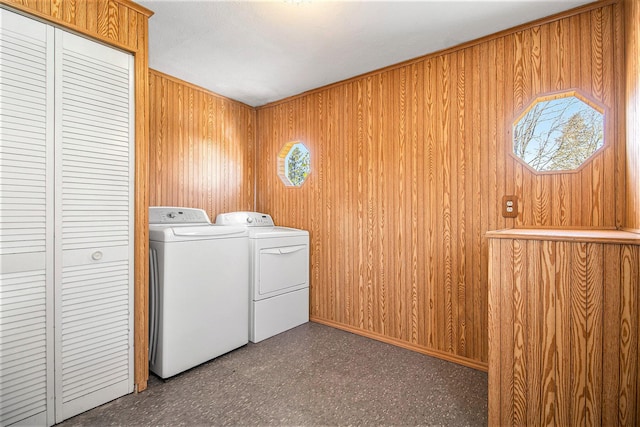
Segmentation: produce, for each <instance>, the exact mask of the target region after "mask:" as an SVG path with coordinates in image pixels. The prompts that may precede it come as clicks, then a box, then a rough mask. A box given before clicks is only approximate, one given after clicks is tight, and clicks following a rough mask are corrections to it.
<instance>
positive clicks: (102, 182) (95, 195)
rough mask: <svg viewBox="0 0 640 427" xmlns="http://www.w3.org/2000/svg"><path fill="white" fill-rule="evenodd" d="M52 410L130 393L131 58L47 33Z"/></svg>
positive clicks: (59, 412) (67, 410)
mask: <svg viewBox="0 0 640 427" xmlns="http://www.w3.org/2000/svg"><path fill="white" fill-rule="evenodd" d="M56 47H57V50H56V89H57V95H58V96H57V97H56V141H57V144H56V165H57V170H56V188H57V189H59V191H58V193H57V194H56V227H57V230H58V236H60V238H59V239H57V240H56V245H57V247H58V251H59V253H61V254H62V256H61V257H60V259H59V260H58V261H57V262H56V278H57V280H56V284H57V287H56V306H57V307H58V310H57V311H56V324H57V326H58V328H57V332H56V344H57V345H59V349H60V354H61V357H60V358H59V360H58V361H56V366H57V368H58V369H57V371H58V373H57V376H56V396H57V397H58V400H57V402H56V418H57V420H58V421H61V420H63V419H66V418H68V417H70V416H73V415H75V414H77V413H79V412H82V411H84V410H86V409H89V408H91V407H94V406H96V405H99V404H102V403H104V402H107V401H109V400H112V399H115V398H117V397H120V396H122V395H123V394H126V393H130V392H131V391H133V375H132V372H133V364H132V360H133V358H132V330H131V327H130V325H131V324H132V323H131V321H132V300H133V298H132V291H133V288H132V282H133V217H132V212H133V210H132V207H133V200H132V194H133V193H132V188H133V187H132V185H133V167H132V164H133V163H132V161H133V158H132V156H133V151H132V148H133V144H132V141H133V127H132V120H131V117H132V114H133V105H132V99H133V94H132V82H133V80H132V70H133V67H132V65H133V58H132V56H131V55H128V54H126V53H124V52H121V51H118V50H115V49H112V48H110V47H107V46H104V45H100V44H96V43H94V42H91V41H89V40H86V39H83V38H81V37H77V36H75V35H72V34H69V33H65V32H63V31H59V32H57V33H56Z"/></svg>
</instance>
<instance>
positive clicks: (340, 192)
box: [256, 1, 625, 368]
mask: <svg viewBox="0 0 640 427" xmlns="http://www.w3.org/2000/svg"><path fill="white" fill-rule="evenodd" d="M623 38H624V31H623V4H622V3H621V2H612V1H605V2H602V3H600V4H597V5H591V6H589V7H588V8H586V9H583V10H582V11H581V12H580V13H574V14H573V15H565V16H564V17H562V18H558V19H548V20H547V21H545V22H542V23H539V24H537V25H529V26H526V27H521V28H519V29H517V30H516V31H512V32H505V33H501V34H499V35H496V36H494V37H492V38H488V39H485V40H481V41H479V42H477V43H475V44H469V45H466V46H463V47H461V48H458V49H453V50H449V51H445V52H443V53H440V54H435V55H429V56H426V57H424V58H420V59H417V60H414V61H410V62H407V63H405V64H400V65H398V66H394V67H390V68H387V69H384V70H381V71H379V72H374V73H371V74H368V75H365V76H362V77H359V78H354V79H351V80H348V81H345V82H342V83H339V84H336V85H332V86H329V87H326V88H321V89H318V90H315V91H311V92H309V93H307V94H303V95H302V96H297V97H293V98H290V99H287V100H283V101H281V102H276V103H273V104H270V105H267V106H264V107H260V108H258V116H257V142H256V143H257V147H258V150H257V154H256V174H257V187H256V195H257V199H256V200H257V202H256V208H257V210H259V211H264V212H267V213H270V214H271V215H272V216H273V217H274V220H275V221H276V222H277V223H278V224H281V225H287V226H293V227H299V228H304V229H308V230H309V231H310V234H311V245H312V247H311V252H310V254H311V307H310V308H311V318H312V319H313V320H315V321H319V322H325V323H327V324H331V325H334V326H337V327H342V328H344V329H348V330H352V331H354V332H357V333H361V334H363V335H368V336H372V337H375V338H378V339H381V340H386V341H389V342H393V343H395V344H398V345H402V346H405V347H409V348H412V349H415V350H418V351H422V352H425V353H430V354H435V355H439V356H441V357H445V358H449V359H452V360H456V361H459V362H461V363H466V364H468V365H470V366H476V367H482V368H486V366H487V365H486V364H487V309H486V307H487V266H488V245H487V241H486V239H485V238H484V237H483V236H484V234H485V232H486V231H487V230H495V229H500V228H511V227H523V226H558V227H573V226H584V227H604V228H613V227H617V226H620V225H621V223H622V221H623V216H624V212H625V209H624V200H625V172H624V158H625V150H624V136H625V135H624V133H625V131H624V128H623V127H622V126H620V123H622V122H621V120H620V119H621V114H623V111H622V107H623V106H622V105H621V102H620V100H621V99H622V96H623V93H622V89H623V86H622V85H621V83H620V82H621V81H623V78H624V77H623V69H624V67H623V66H624V63H623V60H624V51H623V49H624V40H623ZM565 89H578V90H579V91H581V92H582V93H584V94H586V95H587V96H588V97H590V98H593V99H594V100H596V101H597V102H599V103H601V104H602V105H604V106H605V108H606V114H605V139H606V148H605V149H604V150H602V151H601V152H600V153H599V154H597V155H596V156H595V158H593V160H592V161H591V162H590V163H589V164H588V165H587V166H586V167H584V168H582V169H581V170H580V171H579V172H578V173H559V174H548V175H535V174H533V173H531V172H530V170H529V169H528V168H526V167H524V166H523V165H522V164H521V163H519V162H518V161H516V160H515V159H514V158H513V157H512V156H510V155H509V154H508V152H509V150H510V144H511V123H512V119H513V118H514V117H516V116H517V115H518V113H519V112H520V111H521V110H522V109H523V108H525V107H526V106H527V105H528V104H529V103H530V102H531V101H532V100H534V99H535V97H536V96H537V95H540V94H544V93H547V92H555V91H561V90H565ZM292 140H300V141H302V142H303V143H304V144H305V145H306V147H307V148H308V149H309V151H310V153H311V157H312V159H311V174H310V176H309V178H308V180H307V181H306V182H305V183H304V184H303V185H302V187H300V188H291V187H285V186H284V185H283V184H282V183H281V182H280V180H279V178H278V176H277V165H276V159H277V154H278V152H279V151H280V149H281V147H282V146H283V145H284V144H285V143H287V142H289V141H292ZM508 194H515V195H517V196H518V198H519V204H520V210H519V214H518V217H517V218H516V219H515V220H513V219H504V218H503V217H502V216H501V211H500V201H501V199H502V196H503V195H508Z"/></svg>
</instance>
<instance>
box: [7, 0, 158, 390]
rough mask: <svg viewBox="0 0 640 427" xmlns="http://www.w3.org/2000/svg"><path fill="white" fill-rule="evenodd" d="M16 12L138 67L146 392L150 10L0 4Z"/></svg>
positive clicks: (106, 4) (139, 375) (141, 376)
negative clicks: (125, 55) (115, 51)
mask: <svg viewBox="0 0 640 427" xmlns="http://www.w3.org/2000/svg"><path fill="white" fill-rule="evenodd" d="M0 3H4V4H7V5H9V6H11V7H12V8H15V9H17V10H21V11H23V12H26V13H28V14H30V15H33V16H36V17H38V18H41V19H44V20H46V21H49V22H52V23H54V24H56V25H60V26H61V27H65V28H68V29H71V30H73V31H77V32H78V33H81V34H85V35H87V36H89V37H91V38H94V39H97V40H101V41H103V42H105V43H107V44H110V45H113V46H116V47H119V48H121V49H124V50H127V51H129V52H132V53H133V55H134V68H135V77H134V79H135V83H134V84H135V108H136V110H135V139H136V140H135V144H136V145H135V208H134V209H135V224H134V227H135V232H134V233H135V237H134V238H135V249H134V253H135V273H134V278H135V285H134V286H135V289H134V345H135V349H134V353H135V385H136V390H138V391H142V390H144V389H146V388H147V379H148V377H149V368H148V354H149V351H148V350H149V345H148V336H149V330H148V322H147V313H148V306H149V302H148V287H149V239H148V229H149V224H148V219H149V216H148V206H149V197H148V186H147V184H148V162H147V159H148V155H149V133H148V132H149V122H148V113H149V94H148V71H147V70H148V68H149V62H148V51H149V49H148V38H147V36H148V33H149V31H148V20H149V17H150V16H151V15H152V14H153V13H152V12H151V11H149V10H147V9H145V8H143V7H141V6H139V5H137V4H135V3H133V2H131V1H128V0H73V1H61V0H0Z"/></svg>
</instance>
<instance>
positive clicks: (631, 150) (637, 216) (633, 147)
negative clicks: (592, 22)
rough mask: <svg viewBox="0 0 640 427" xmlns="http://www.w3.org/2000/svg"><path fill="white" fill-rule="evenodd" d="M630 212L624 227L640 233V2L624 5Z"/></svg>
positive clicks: (632, 0) (635, 0) (631, 0)
mask: <svg viewBox="0 0 640 427" xmlns="http://www.w3.org/2000/svg"><path fill="white" fill-rule="evenodd" d="M625 17H626V25H625V31H626V35H625V42H626V55H625V58H626V64H625V65H626V66H625V73H626V93H625V101H626V104H625V105H626V111H627V167H626V171H627V182H628V184H627V212H626V214H627V215H626V222H625V224H624V225H625V227H627V228H629V229H633V230H635V231H636V232H638V233H640V1H638V0H626V1H625Z"/></svg>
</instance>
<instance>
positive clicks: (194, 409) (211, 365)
mask: <svg viewBox="0 0 640 427" xmlns="http://www.w3.org/2000/svg"><path fill="white" fill-rule="evenodd" d="M486 424H487V374H486V373H484V372H479V371H476V370H473V369H470V368H466V367H463V366H459V365H456V364H454V363H450V362H446V361H443V360H440V359H436V358H433V357H429V356H425V355H422V354H419V353H416V352H413V351H409V350H405V349H402V348H399V347H395V346H392V345H389V344H385V343H382V342H379V341H375V340H371V339H368V338H364V337H361V336H358V335H354V334H351V333H349V332H345V331H341V330H338V329H335V328H330V327H328V326H324V325H320V324H317V323H307V324H304V325H302V326H299V327H297V328H294V329H292V330H290V331H287V332H284V333H282V334H279V335H277V336H275V337H272V338H269V339H267V340H265V341H262V342H260V343H258V344H252V343H249V344H248V345H246V346H244V347H241V348H239V349H237V350H234V351H232V352H230V353H228V354H226V355H223V356H221V357H218V358H216V359H214V360H212V361H210V362H208V363H205V364H203V365H201V366H198V367H196V368H193V369H191V370H189V371H187V372H184V373H182V374H180V375H177V376H175V377H173V378H170V379H168V380H166V381H163V380H161V379H159V378H157V377H155V376H153V375H151V377H150V378H149V387H148V389H147V390H146V391H144V392H142V393H139V394H131V395H128V396H124V397H122V398H120V399H117V400H114V401H113V402H110V403H107V404H105V405H103V406H100V407H98V408H96V409H93V410H91V411H88V412H85V413H84V414H80V415H78V416H76V417H74V418H71V419H69V420H67V421H65V422H63V423H61V424H59V426H64V427H71V426H107V425H109V426H113V425H121V426H159V425H163V426H218V425H220V426H223V425H225V426H226V425H247V426H255V425H260V426H334V425H366V426H373V425H380V426H382V425H389V426H400V425H406V426H414V425H415V426H417V425H442V426H484V425H486Z"/></svg>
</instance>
